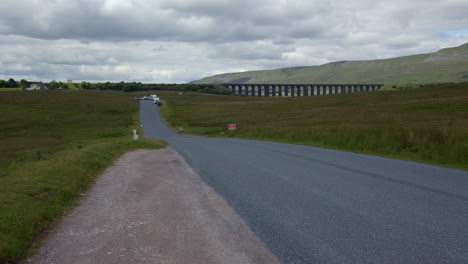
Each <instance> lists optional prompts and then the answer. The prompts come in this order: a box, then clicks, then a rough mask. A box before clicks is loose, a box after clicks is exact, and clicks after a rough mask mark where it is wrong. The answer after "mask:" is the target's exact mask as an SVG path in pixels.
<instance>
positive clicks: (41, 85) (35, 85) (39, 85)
mask: <svg viewBox="0 0 468 264" xmlns="http://www.w3.org/2000/svg"><path fill="white" fill-rule="evenodd" d="M25 90H26V91H33V90H49V87H47V86H46V85H45V84H44V83H42V82H38V83H32V84H30V85H29V87H26V88H25Z"/></svg>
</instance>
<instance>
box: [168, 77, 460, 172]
mask: <svg viewBox="0 0 468 264" xmlns="http://www.w3.org/2000/svg"><path fill="white" fill-rule="evenodd" d="M159 94H160V95H161V98H162V99H163V100H165V105H164V107H163V108H162V113H163V115H164V117H165V118H166V120H167V121H168V122H169V123H170V124H171V125H172V126H174V127H183V128H184V130H185V131H186V132H188V133H202V134H205V135H207V136H216V137H220V136H223V137H224V136H231V137H242V138H252V139H263V140H273V141H279V142H287V143H297V144H306V145H315V146H322V147H328V148H336V149H344V150H349V151H356V152H363V153H370V154H377V155H383V156H390V157H396V158H402V159H409V160H415V161H422V162H427V163H433V164H439V165H444V166H452V167H458V168H465V169H467V168H468V83H463V84H451V85H441V86H434V87H425V88H418V89H413V90H404V91H385V92H374V93H358V94H342V95H327V96H317V97H289V98H278V97H275V98H272V97H269V98H259V97H242V96H216V95H200V94H187V93H185V94H183V95H177V94H174V93H163V92H160V93H159ZM228 123H236V124H237V130H236V131H235V132H229V131H227V124H228Z"/></svg>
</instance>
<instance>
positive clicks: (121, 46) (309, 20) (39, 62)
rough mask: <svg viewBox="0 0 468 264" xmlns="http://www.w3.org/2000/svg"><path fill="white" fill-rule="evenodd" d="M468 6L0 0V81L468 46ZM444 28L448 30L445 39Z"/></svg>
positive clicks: (288, 0)
mask: <svg viewBox="0 0 468 264" xmlns="http://www.w3.org/2000/svg"><path fill="white" fill-rule="evenodd" d="M465 10H468V2H467V1H466V0H430V1H427V0H424V1H423V0H415V1H410V2H408V1H406V0H383V1H374V0H356V1H348V0H328V1H326V0H258V1H249V0H237V1H235V0H158V1H153V0H140V1H132V0H81V1H68V0H54V1H51V0H44V1H34V0H24V1H14V0H4V1H3V2H2V9H0V49H1V50H2V52H1V53H0V78H9V77H15V78H18V79H19V78H27V79H35V80H36V79H40V80H45V81H47V80H51V79H56V80H66V79H73V80H77V81H80V80H90V81H91V80H92V81H108V80H109V81H121V80H123V81H142V82H187V81H191V80H195V79H199V78H201V77H203V76H207V75H211V74H216V73H222V72H232V71H245V70H259V69H271V68H281V67H293V66H304V65H317V64H323V63H327V62H331V61H340V60H359V59H361V60H365V59H377V58H389V57H395V56H402V55H410V54H417V53H426V52H433V51H436V50H438V49H440V48H445V47H451V46H457V45H460V44H463V43H466V42H468V35H467V34H461V33H450V32H467V31H466V30H467V27H468V16H466V14H465V13H466V12H465ZM444 32H445V33H444Z"/></svg>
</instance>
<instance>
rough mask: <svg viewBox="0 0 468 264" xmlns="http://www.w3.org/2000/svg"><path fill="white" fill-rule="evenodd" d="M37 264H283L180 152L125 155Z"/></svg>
mask: <svg viewBox="0 0 468 264" xmlns="http://www.w3.org/2000/svg"><path fill="white" fill-rule="evenodd" d="M28 262H31V263H104V264H107V263H269V264H270V263H279V262H278V260H277V259H276V258H275V257H274V256H273V255H272V254H271V253H270V252H269V250H268V249H267V248H266V247H265V246H264V245H263V243H262V242H261V241H260V240H259V239H258V238H256V237H255V235H254V234H253V233H252V232H251V231H250V229H249V228H248V227H247V226H246V224H245V223H244V222H243V221H242V219H241V218H240V217H239V216H237V215H236V213H235V212H234V211H233V210H232V209H231V208H230V207H229V206H228V204H227V203H226V202H225V201H224V200H223V199H222V198H221V197H220V196H219V195H218V194H217V193H215V192H214V191H213V190H212V189H211V188H210V187H209V186H207V185H206V184H205V183H203V182H202V181H201V179H200V177H199V176H198V174H196V173H195V172H194V171H193V170H192V169H191V168H190V167H189V166H188V165H187V163H186V162H185V161H184V160H183V159H182V158H181V157H180V156H179V155H178V154H177V152H175V151H174V150H173V149H170V148H169V149H164V150H151V151H150V150H139V151H136V152H131V153H127V154H125V155H124V156H123V157H121V158H120V159H119V160H118V161H117V162H116V163H115V164H114V166H113V167H111V168H109V169H107V170H106V171H105V173H104V174H103V175H101V176H100V177H99V179H98V180H97V182H96V183H95V185H94V186H93V187H92V188H91V189H90V190H89V192H88V193H87V194H86V195H85V198H84V199H83V200H82V201H81V203H80V205H79V206H78V207H77V208H76V209H75V210H74V211H73V213H71V214H70V215H68V216H67V217H66V218H65V219H64V220H63V222H62V223H61V224H60V225H59V226H58V227H57V229H56V230H54V231H53V232H52V233H51V234H50V236H49V237H48V238H47V239H46V241H45V242H44V245H43V246H42V247H41V248H40V249H39V250H38V253H37V254H36V255H34V256H33V257H31V258H30V259H29V260H28Z"/></svg>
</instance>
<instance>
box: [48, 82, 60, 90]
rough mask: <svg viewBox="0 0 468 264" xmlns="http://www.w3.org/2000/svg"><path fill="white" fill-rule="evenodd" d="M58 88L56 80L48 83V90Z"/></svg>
mask: <svg viewBox="0 0 468 264" xmlns="http://www.w3.org/2000/svg"><path fill="white" fill-rule="evenodd" d="M58 88H59V84H58V83H57V81H56V80H52V81H51V82H50V83H49V89H52V90H55V89H58Z"/></svg>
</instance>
